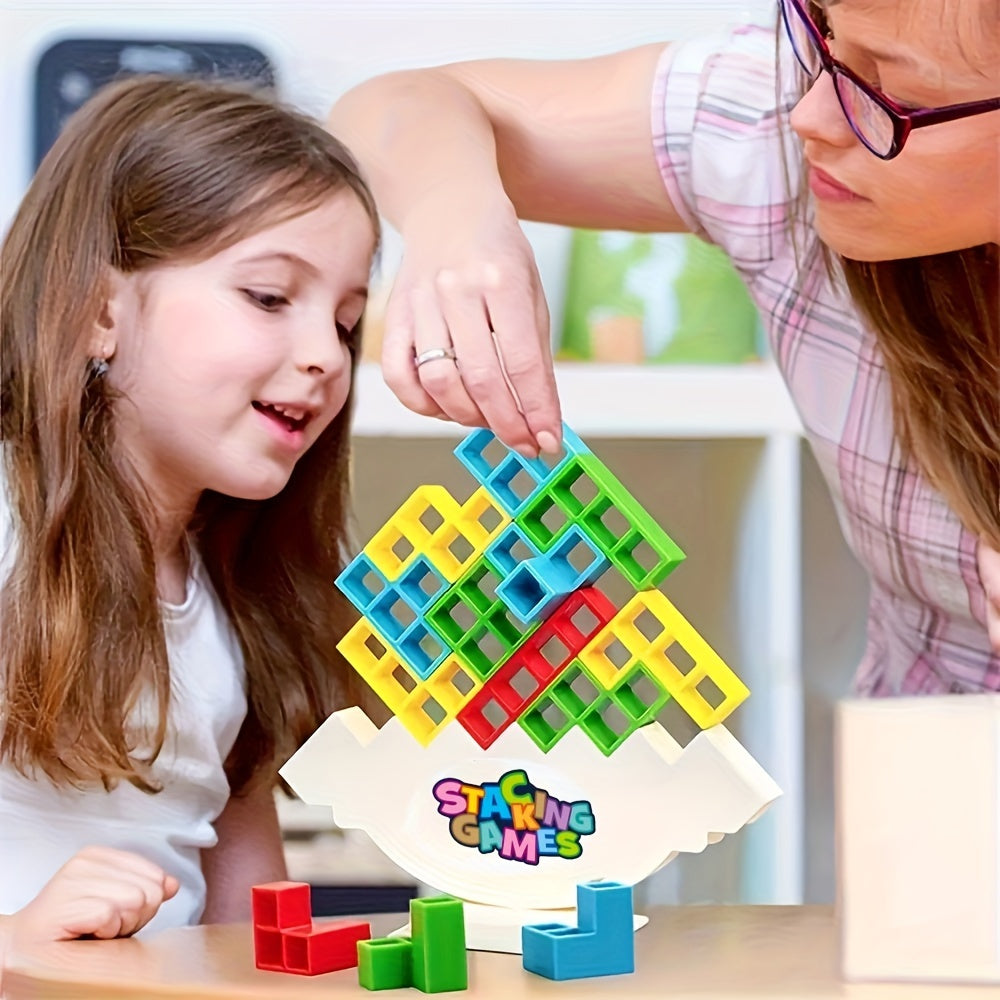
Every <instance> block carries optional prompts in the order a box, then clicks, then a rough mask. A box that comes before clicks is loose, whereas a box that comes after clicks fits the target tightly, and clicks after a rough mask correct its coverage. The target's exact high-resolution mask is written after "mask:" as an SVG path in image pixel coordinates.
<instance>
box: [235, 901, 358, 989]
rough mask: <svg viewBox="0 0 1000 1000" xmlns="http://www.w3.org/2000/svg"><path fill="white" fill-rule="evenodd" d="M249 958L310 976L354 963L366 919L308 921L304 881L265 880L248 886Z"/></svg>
mask: <svg viewBox="0 0 1000 1000" xmlns="http://www.w3.org/2000/svg"><path fill="white" fill-rule="evenodd" d="M250 907H251V913H252V916H253V943H254V962H255V964H256V966H257V968H258V969H265V970H267V971H270V972H292V973H296V974H298V975H306V976H315V975H318V974H320V973H323V972H335V971H337V970H338V969H348V968H351V967H352V966H355V965H357V963H358V959H357V943H358V941H360V940H363V939H364V938H369V937H371V927H370V926H369V924H368V923H367V921H361V920H337V921H334V922H331V923H324V924H314V923H313V922H312V910H311V901H310V889H309V885H308V884H307V883H306V882H268V883H266V884H264V885H255V886H253V887H252V888H251V890H250Z"/></svg>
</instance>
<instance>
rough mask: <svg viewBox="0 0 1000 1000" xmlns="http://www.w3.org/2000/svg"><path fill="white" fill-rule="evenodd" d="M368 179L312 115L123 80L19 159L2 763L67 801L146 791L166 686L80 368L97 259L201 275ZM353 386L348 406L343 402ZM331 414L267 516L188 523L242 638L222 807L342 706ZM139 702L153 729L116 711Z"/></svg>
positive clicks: (155, 622)
mask: <svg viewBox="0 0 1000 1000" xmlns="http://www.w3.org/2000/svg"><path fill="white" fill-rule="evenodd" d="M341 190H349V191H353V192H354V194H355V195H356V196H357V197H358V198H359V199H360V201H361V202H362V204H363V205H364V207H365V209H366V210H367V212H368V215H369V217H370V218H371V221H372V226H373V228H374V229H375V231H376V234H377V233H378V216H377V213H376V210H375V206H374V202H373V200H372V197H371V195H370V193H369V191H368V188H367V186H366V185H365V183H364V181H363V180H362V179H361V177H360V175H359V173H358V170H357V167H356V166H355V164H354V161H353V159H352V158H351V156H350V155H349V154H348V152H347V151H346V150H345V149H344V147H343V146H342V145H341V144H340V143H339V142H337V141H336V140H335V139H334V138H333V137H332V136H330V135H329V134H328V133H327V132H326V131H325V130H324V129H323V128H321V127H320V126H319V125H318V124H316V123H315V122H313V121H311V120H310V119H308V118H305V117H303V116H301V115H299V114H298V113H296V112H294V111H291V110H289V109H287V108H284V107H282V106H281V105H279V104H277V103H275V102H273V101H271V100H270V99H269V98H266V97H264V96H262V95H255V94H252V93H250V92H249V91H247V90H242V89H239V88H233V87H222V86H219V85H215V84H207V83H201V82H196V81H191V80H170V79H163V78H144V79H133V80H130V81H126V82H122V83H118V84H114V85H112V86H110V87H107V88H105V89H104V90H103V91H101V92H100V93H99V94H98V95H97V96H96V97H95V98H94V99H93V100H92V101H91V102H90V103H88V104H87V105H86V106H85V107H84V108H83V109H82V110H81V111H80V112H78V113H77V115H75V116H74V118H73V119H72V120H71V121H70V122H69V123H68V125H67V127H66V129H65V130H64V132H63V134H62V135H61V136H60V138H59V139H58V140H57V142H56V143H55V145H54V146H53V148H52V149H51V151H50V152H49V154H48V155H47V156H46V157H45V160H44V161H43V163H42V164H41V166H40V167H39V170H38V173H37V174H36V176H35V178H34V180H33V182H32V184H31V186H30V189H29V190H28V192H27V195H26V197H25V199H24V201H23V203H22V205H21V207H20V210H19V211H18V214H17V216H16V217H15V219H14V221H13V224H12V226H11V229H10V232H9V234H8V235H7V238H6V239H5V241H4V244H3V249H2V253H0V273H2V275H3V288H2V291H0V371H2V380H0V407H2V415H0V437H2V452H3V462H4V467H5V472H6V478H7V483H8V491H9V495H10V501H11V508H12V513H13V519H14V536H15V539H16V555H15V558H14V559H13V562H12V565H11V569H10V573H9V576H8V578H7V580H6V582H5V584H4V586H3V591H2V596H0V602H2V603H0V613H2V622H3V642H2V652H0V667H2V669H0V684H2V690H0V699H2V705H0V714H2V718H0V722H2V733H0V760H6V761H8V762H9V763H10V764H12V765H13V766H14V767H16V768H18V769H19V770H20V771H22V772H23V773H25V774H36V775H37V774H39V773H42V774H45V775H47V776H48V777H49V778H50V779H51V780H53V781H54V782H55V783H57V784H66V783H69V784H73V785H78V786H83V785H88V784H94V783H102V784H103V785H104V786H105V787H111V786H112V785H114V784H115V783H116V782H119V781H121V780H126V781H131V782H133V783H134V784H136V785H138V786H139V787H142V788H144V789H146V790H150V791H152V790H155V783H154V782H153V781H152V780H151V778H150V773H149V765H150V764H151V763H152V761H153V760H154V759H155V757H156V755H157V754H158V753H159V752H160V749H161V748H162V745H163V741H164V738H165V734H166V731H167V720H168V710H169V707H170V674H169V667H168V661H167V650H166V645H165V640H164V632H163V628H162V624H161V619H160V609H159V603H158V599H157V592H156V581H155V567H154V559H153V550H152V545H151V542H150V528H151V522H150V513H149V510H148V507H147V504H146V500H145V496H144V492H143V488H142V484H141V483H139V482H137V481H136V479H135V477H134V475H133V474H132V472H131V470H130V469H129V467H128V466H127V464H126V463H125V462H124V461H123V459H122V458H121V456H120V455H119V454H118V452H117V451H116V448H115V419H114V417H115V407H116V402H117V401H116V399H115V398H114V396H113V394H112V393H111V392H110V391H109V389H108V388H107V385H106V380H105V379H100V378H93V377H91V376H90V375H89V374H88V344H89V342H90V340H91V337H92V332H93V330H94V328H95V324H96V323H97V322H98V320H99V315H100V311H101V309H102V303H103V300H104V294H105V289H104V287H103V286H104V280H105V276H106V274H107V272H108V268H117V269H118V270H120V271H122V272H136V271H141V270H143V269H146V268H150V267H155V266H157V265H159V264H162V263H164V262H180V261H185V260H199V259H204V258H205V257H207V256H209V255H211V254H213V253H215V252H217V251H218V250H221V249H223V248H224V247H226V246H228V245H231V244H232V243H234V242H236V241H237V240H239V239H242V238H244V237H246V236H248V235H250V234H252V233H253V232H255V231H258V230H260V229H261V228H263V227H265V226H268V225H272V224H274V223H277V222H279V221H281V220H283V219H286V218H290V217H292V216H295V215H298V214H300V213H302V212H305V211H308V210H309V209H311V208H313V207H315V206H317V205H318V204H320V203H321V202H322V201H323V200H324V199H325V198H326V197H328V196H329V195H331V194H332V193H334V192H336V191H341ZM352 395H353V392H352ZM350 411H351V400H349V401H348V404H347V405H346V406H345V407H344V409H343V411H342V412H341V413H340V414H339V415H338V416H337V418H336V419H335V420H334V421H333V422H332V423H331V425H330V426H329V427H328V428H327V429H326V430H325V431H324V433H323V434H322V435H321V436H320V438H319V440H318V441H317V442H316V443H315V444H314V445H313V447H312V448H311V449H310V451H309V452H308V453H307V454H306V455H305V456H304V457H303V458H302V459H301V460H300V461H299V463H298V465H297V466H296V468H295V470H294V472H293V474H292V476H291V478H290V480H289V482H288V484H287V486H286V487H285V488H284V489H283V490H282V491H281V493H280V494H278V495H277V496H275V497H274V498H272V499H270V500H266V501H260V502H251V501H243V500H236V499H233V498H230V497H225V496H221V495H218V494H206V495H204V496H203V498H202V501H201V503H200V505H199V508H198V510H197V513H196V518H195V522H194V523H193V524H192V525H191V530H192V532H193V534H194V536H195V538H196V540H197V545H198V548H199V551H200V553H201V556H202V559H203V561H204V563H205V565H206V568H207V570H208V573H209V575H210V577H211V579H212V582H213V584H214V586H215V588H216V591H217V592H218V595H219V598H220V600H221V602H222V605H223V607H224V608H225V609H226V611H227V612H228V614H229V616H230V619H231V621H232V624H233V627H234V629H235V632H236V634H237V636H238V637H239V641H240V645H241V646H242V650H243V655H244V658H245V663H246V671H247V687H248V702H249V707H248V713H247V717H246V720H245V723H244V725H243V728H242V730H241V732H240V735H239V737H238V739H237V742H236V745H235V747H234V749H233V752H232V753H231V755H230V757H229V760H228V761H227V772H228V774H229V779H230V786H231V788H232V789H233V791H234V792H238V791H240V790H243V789H245V788H246V787H247V785H248V783H249V782H250V780H251V778H252V777H253V776H254V775H255V774H257V773H262V774H268V773H269V774H270V775H271V776H273V768H270V767H269V766H268V765H270V764H273V763H274V762H275V761H278V762H280V760H281V759H283V758H284V757H285V756H287V755H288V753H289V752H290V751H291V750H293V749H294V748H295V747H297V746H298V744H299V743H300V742H301V741H302V740H303V739H304V738H305V736H307V735H308V734H309V733H310V732H311V731H312V730H313V729H314V728H315V727H316V726H317V725H318V724H319V723H320V722H322V720H323V719H324V718H325V717H326V715H327V714H328V713H329V712H330V711H332V710H333V709H334V708H336V707H338V706H339V705H342V704H345V703H349V702H351V701H354V700H356V696H357V694H358V693H359V692H358V690H357V689H356V688H355V683H354V675H353V673H352V672H351V671H350V670H349V668H348V667H347V665H346V663H345V662H344V661H343V660H342V658H341V657H340V656H339V654H338V653H337V652H336V649H335V645H336V643H337V641H338V640H339V638H340V636H341V635H342V634H343V631H344V629H345V627H346V625H347V624H349V622H350V619H351V617H352V615H351V612H350V609H349V606H348V605H347V604H346V602H345V599H344V598H343V597H342V596H340V594H339V592H338V591H337V589H336V588H335V587H334V586H333V580H334V577H335V576H336V575H337V573H338V572H339V570H340V569H341V567H342V562H343V554H344V551H345V541H346V538H345V536H346V524H347V518H348V510H349V496H348V490H349V485H348V459H349V447H350V440H349V434H350ZM149 693H152V694H153V695H154V696H155V698H156V702H157V705H158V713H157V721H156V724H155V726H154V727H153V731H152V732H139V733H137V732H135V731H134V730H133V728H132V727H131V725H130V721H129V715H130V712H131V711H132V709H133V708H134V706H135V705H136V702H137V699H138V698H139V697H140V695H148V694H149Z"/></svg>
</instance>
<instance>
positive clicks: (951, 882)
mask: <svg viewBox="0 0 1000 1000" xmlns="http://www.w3.org/2000/svg"><path fill="white" fill-rule="evenodd" d="M836 755H837V762H836V764H837V777H836V786H837V809H836V813H837V853H838V901H837V902H838V919H839V923H840V932H841V962H842V966H841V968H842V972H843V975H844V977H845V978H846V979H853V980H894V981H901V980H950V981H955V982H958V981H966V982H987V983H1000V696H997V695H951V696H944V697H928V698H900V699H877V700H875V699H872V700H864V701H860V700H856V701H848V702H843V703H841V705H839V706H838V714H837V743H836Z"/></svg>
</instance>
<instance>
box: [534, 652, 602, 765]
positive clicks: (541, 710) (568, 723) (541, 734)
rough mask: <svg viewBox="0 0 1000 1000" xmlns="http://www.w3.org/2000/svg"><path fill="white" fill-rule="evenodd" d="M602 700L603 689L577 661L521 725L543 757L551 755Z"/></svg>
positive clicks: (536, 701) (536, 702) (549, 687)
mask: <svg viewBox="0 0 1000 1000" xmlns="http://www.w3.org/2000/svg"><path fill="white" fill-rule="evenodd" d="M601 698H602V689H601V686H600V685H599V684H598V683H597V681H596V680H594V678H593V677H592V676H591V675H590V674H589V673H588V671H587V670H586V668H585V667H583V665H582V664H581V663H580V661H579V660H574V661H573V662H572V663H570V664H569V666H568V667H567V668H566V669H565V670H564V671H563V672H562V673H560V674H559V676H558V677H557V678H556V679H555V681H554V682H553V683H552V684H550V685H549V686H548V687H547V688H546V689H545V690H544V691H543V692H542V693H541V694H540V695H539V696H538V698H536V699H535V701H534V702H532V703H531V705H530V706H529V707H528V710H527V711H526V712H524V713H523V714H522V715H521V717H520V718H519V719H518V723H519V724H520V726H521V728H522V729H523V730H524V731H525V732H526V733H527V734H528V735H529V736H530V737H531V739H532V740H533V741H534V742H535V744H536V745H537V746H538V748H539V749H540V750H541V751H542V753H548V752H549V751H550V750H551V749H552V748H553V747H554V746H555V745H556V744H557V743H558V742H559V741H560V740H561V739H562V738H563V737H564V736H565V735H566V733H568V732H569V731H570V730H571V729H572V728H573V727H574V726H575V725H577V724H578V723H579V722H580V720H581V719H582V718H583V716H584V715H585V714H586V713H587V711H588V710H589V709H590V708H591V706H592V705H595V704H598V703H599V702H600V700H601Z"/></svg>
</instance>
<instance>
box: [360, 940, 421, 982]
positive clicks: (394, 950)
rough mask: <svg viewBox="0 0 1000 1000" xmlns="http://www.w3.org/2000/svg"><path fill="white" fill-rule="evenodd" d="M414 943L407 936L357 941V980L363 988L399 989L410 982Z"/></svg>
mask: <svg viewBox="0 0 1000 1000" xmlns="http://www.w3.org/2000/svg"><path fill="white" fill-rule="evenodd" d="M412 952H413V944H412V942H411V940H410V938H408V937H392V938H375V939H374V940H372V941H359V942H358V983H359V984H360V985H361V986H363V987H364V988H365V989H366V990H399V989H405V988H407V987H409V986H410V985H411V984H412V983H413V954H412Z"/></svg>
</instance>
